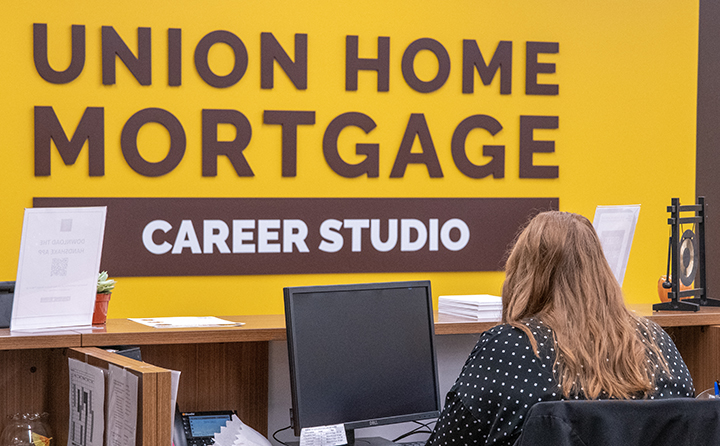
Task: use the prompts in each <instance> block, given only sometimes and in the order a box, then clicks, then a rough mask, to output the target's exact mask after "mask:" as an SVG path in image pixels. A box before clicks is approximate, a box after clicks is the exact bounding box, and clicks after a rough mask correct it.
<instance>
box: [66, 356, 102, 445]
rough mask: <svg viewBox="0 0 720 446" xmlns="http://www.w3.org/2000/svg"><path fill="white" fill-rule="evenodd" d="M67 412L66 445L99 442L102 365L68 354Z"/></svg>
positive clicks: (100, 442)
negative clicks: (68, 388) (68, 407)
mask: <svg viewBox="0 0 720 446" xmlns="http://www.w3.org/2000/svg"><path fill="white" fill-rule="evenodd" d="M68 370H69V374H70V398H69V401H70V416H69V428H68V442H67V444H68V446H103V429H104V426H105V422H104V412H103V409H104V406H105V375H104V373H103V369H101V368H100V367H95V366H92V365H90V364H87V363H84V362H82V361H78V360H77V359H74V358H68Z"/></svg>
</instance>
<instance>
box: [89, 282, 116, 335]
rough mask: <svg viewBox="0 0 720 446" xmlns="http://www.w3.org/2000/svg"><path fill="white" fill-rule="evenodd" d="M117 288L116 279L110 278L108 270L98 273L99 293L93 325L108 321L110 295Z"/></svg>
mask: <svg viewBox="0 0 720 446" xmlns="http://www.w3.org/2000/svg"><path fill="white" fill-rule="evenodd" d="M114 288H115V281H114V280H113V279H109V278H108V273H107V271H103V272H101V273H100V274H99V275H98V282H97V294H96V296H95V311H94V312H93V318H92V323H93V325H103V324H104V323H105V322H106V321H107V313H108V305H109V303H110V295H111V294H112V290H113V289H114Z"/></svg>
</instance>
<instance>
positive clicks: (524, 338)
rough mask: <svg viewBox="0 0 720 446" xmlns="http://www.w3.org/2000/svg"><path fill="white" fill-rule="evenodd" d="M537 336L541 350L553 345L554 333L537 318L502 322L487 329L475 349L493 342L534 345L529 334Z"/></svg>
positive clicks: (536, 340)
mask: <svg viewBox="0 0 720 446" xmlns="http://www.w3.org/2000/svg"><path fill="white" fill-rule="evenodd" d="M530 335H531V336H532V337H533V338H535V339H534V340H535V342H534V344H536V345H537V348H538V349H539V350H544V349H545V348H548V347H550V348H551V347H552V343H553V334H552V330H551V329H550V327H548V326H547V325H545V324H543V323H542V321H540V320H539V319H536V318H529V319H525V320H523V321H521V322H519V323H518V324H500V325H496V326H494V327H492V328H491V329H489V330H487V331H485V332H484V333H483V334H482V335H481V336H480V339H479V341H478V343H477V345H476V346H475V351H477V350H479V349H481V348H483V347H487V346H489V345H493V344H501V345H511V346H515V347H518V346H529V345H532V344H533V342H531V340H530V338H529V336H530Z"/></svg>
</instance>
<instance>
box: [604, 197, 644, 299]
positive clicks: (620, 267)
mask: <svg viewBox="0 0 720 446" xmlns="http://www.w3.org/2000/svg"><path fill="white" fill-rule="evenodd" d="M639 214H640V205H636V204H634V205H627V206H598V207H597V208H596V209H595V217H594V218H593V226H594V227H595V231H596V232H597V234H598V237H599V238H600V243H601V244H602V248H603V252H604V253H605V258H606V259H607V261H608V264H609V265H610V269H612V272H613V274H614V275H615V278H616V279H617V281H618V283H619V284H620V286H622V284H623V280H624V279H625V271H626V270H627V264H628V259H629V258H630V248H631V247H632V242H633V237H634V236H635V226H636V225H637V221H638V215H639Z"/></svg>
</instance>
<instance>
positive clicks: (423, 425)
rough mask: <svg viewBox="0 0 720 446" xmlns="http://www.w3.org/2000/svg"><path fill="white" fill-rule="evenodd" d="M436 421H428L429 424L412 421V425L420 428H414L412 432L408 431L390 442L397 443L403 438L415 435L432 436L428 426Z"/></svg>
mask: <svg viewBox="0 0 720 446" xmlns="http://www.w3.org/2000/svg"><path fill="white" fill-rule="evenodd" d="M436 421H437V420H433V421H429V422H427V423H421V422H419V421H413V423H415V424H419V425H420V426H418V427H416V428H415V429H412V430H410V431H408V432H405V433H404V434H402V435H400V436H399V437H397V438H396V439H394V440H393V441H392V442H393V443H397V442H398V441H400V440H402V439H403V438H407V437H409V436H411V435H415V434H432V429H430V425H431V424H432V423H435V422H436ZM423 429H427V430H423Z"/></svg>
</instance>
